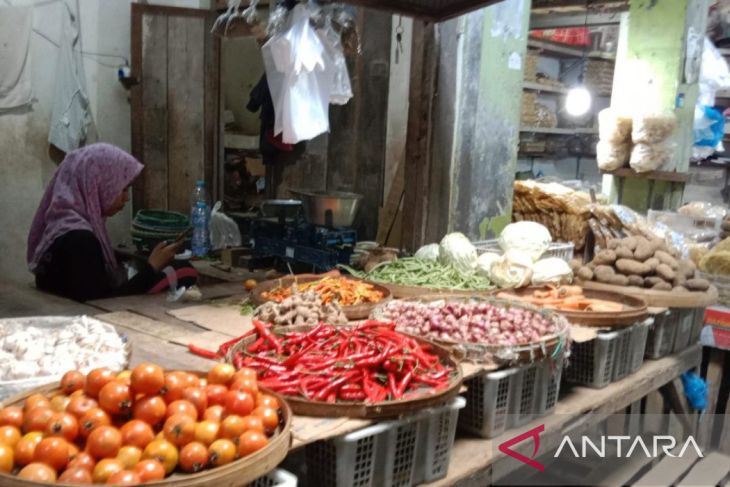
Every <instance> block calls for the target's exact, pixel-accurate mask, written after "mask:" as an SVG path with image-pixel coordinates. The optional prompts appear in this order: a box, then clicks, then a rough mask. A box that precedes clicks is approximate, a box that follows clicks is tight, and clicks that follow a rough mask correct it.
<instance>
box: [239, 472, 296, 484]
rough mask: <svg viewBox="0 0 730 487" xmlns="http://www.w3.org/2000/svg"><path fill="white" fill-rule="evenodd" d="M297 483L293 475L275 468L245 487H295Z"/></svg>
mask: <svg viewBox="0 0 730 487" xmlns="http://www.w3.org/2000/svg"><path fill="white" fill-rule="evenodd" d="M298 483H299V482H298V479H297V477H296V476H295V475H293V474H291V473H289V472H287V471H286V470H282V469H280V468H277V469H276V470H272V471H271V472H269V473H267V474H266V475H263V476H261V477H259V478H257V479H256V480H254V481H253V482H251V483H250V484H248V485H247V487H297V484H298Z"/></svg>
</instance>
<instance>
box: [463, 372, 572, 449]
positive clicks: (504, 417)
mask: <svg viewBox="0 0 730 487" xmlns="http://www.w3.org/2000/svg"><path fill="white" fill-rule="evenodd" d="M561 373H562V358H561V359H559V360H545V361H541V362H537V363H534V364H531V365H527V366H524V367H520V368H512V369H506V370H500V371H497V372H490V373H485V374H481V375H479V376H477V377H474V378H472V379H469V380H468V381H467V382H465V386H466V387H467V391H466V393H465V394H464V396H465V397H466V407H465V408H464V409H463V410H462V411H461V413H460V414H459V429H460V430H463V431H466V432H469V433H472V434H475V435H477V436H481V437H482V438H493V437H495V436H497V435H499V434H501V433H502V432H504V431H505V429H508V428H513V427H517V426H520V425H523V424H525V423H527V422H529V421H530V420H532V419H534V418H536V417H539V416H542V415H544V414H547V413H549V412H550V411H552V409H553V408H554V407H555V403H556V402H557V398H558V392H559V388H560V375H561Z"/></svg>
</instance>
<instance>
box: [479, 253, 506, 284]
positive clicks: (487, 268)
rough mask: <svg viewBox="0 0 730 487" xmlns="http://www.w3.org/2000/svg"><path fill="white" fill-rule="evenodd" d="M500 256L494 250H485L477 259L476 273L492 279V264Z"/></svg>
mask: <svg viewBox="0 0 730 487" xmlns="http://www.w3.org/2000/svg"><path fill="white" fill-rule="evenodd" d="M501 258H502V256H500V255H499V254H495V253H494V252H486V253H484V254H482V255H480V256H479V258H478V259H477V274H481V275H482V276H485V277H488V278H489V279H490V280H491V279H492V264H494V263H495V262H497V261H498V260H499V259H501Z"/></svg>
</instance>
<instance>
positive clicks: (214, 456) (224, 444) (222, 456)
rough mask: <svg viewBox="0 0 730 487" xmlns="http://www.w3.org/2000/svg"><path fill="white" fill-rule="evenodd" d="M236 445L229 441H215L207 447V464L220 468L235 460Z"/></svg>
mask: <svg viewBox="0 0 730 487" xmlns="http://www.w3.org/2000/svg"><path fill="white" fill-rule="evenodd" d="M236 452H237V449H236V445H234V444H233V442H232V441H231V440H226V439H220V440H215V441H214V442H213V444H212V445H210V446H209V447H208V462H209V463H210V465H211V466H213V467H220V466H221V465H226V464H228V463H231V462H232V461H233V460H235V459H236Z"/></svg>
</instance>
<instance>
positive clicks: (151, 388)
mask: <svg viewBox="0 0 730 487" xmlns="http://www.w3.org/2000/svg"><path fill="white" fill-rule="evenodd" d="M131 383H132V389H133V390H134V392H136V393H137V394H144V395H147V396H149V395H153V394H159V393H160V391H161V390H162V388H163V387H165V372H164V371H163V370H162V367H160V366H159V365H156V364H152V363H149V362H144V363H141V364H139V365H138V366H136V367H135V368H134V369H132V376H131Z"/></svg>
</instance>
